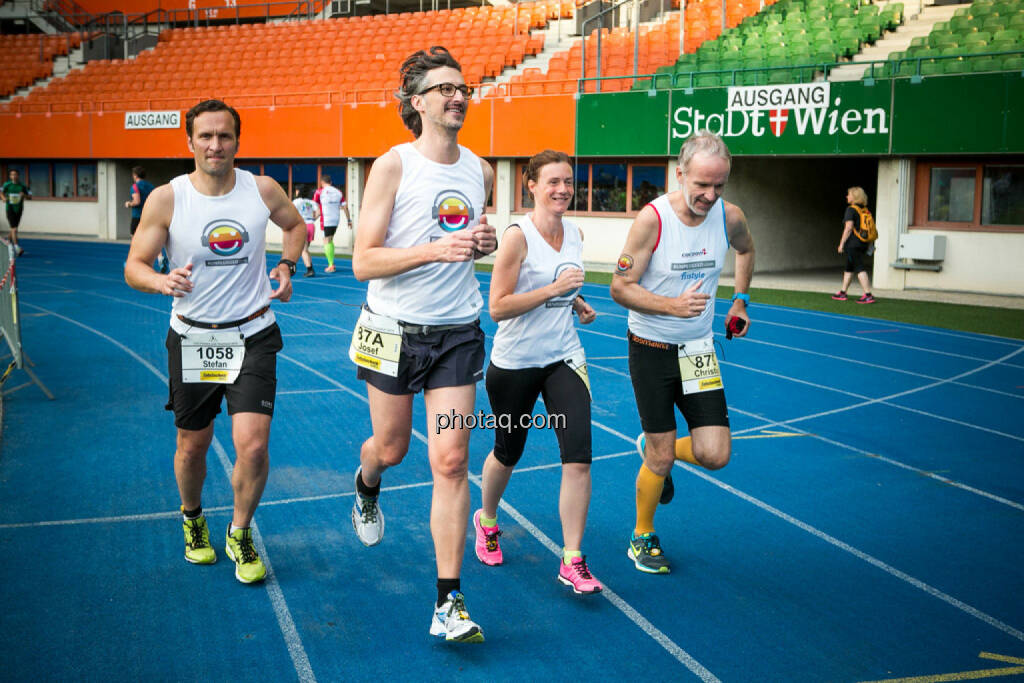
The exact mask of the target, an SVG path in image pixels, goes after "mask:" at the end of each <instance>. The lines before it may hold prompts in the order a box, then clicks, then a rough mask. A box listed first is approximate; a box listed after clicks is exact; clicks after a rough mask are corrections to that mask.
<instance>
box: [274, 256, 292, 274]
mask: <svg viewBox="0 0 1024 683" xmlns="http://www.w3.org/2000/svg"><path fill="white" fill-rule="evenodd" d="M282 263H283V264H284V265H286V266H288V274H289V275H295V267H296V264H295V261H292V260H291V259H289V258H283V259H281V260H280V261H278V262H277V265H281V264H282Z"/></svg>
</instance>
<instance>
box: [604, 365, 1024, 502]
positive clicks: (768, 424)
mask: <svg viewBox="0 0 1024 683" xmlns="http://www.w3.org/2000/svg"><path fill="white" fill-rule="evenodd" d="M589 366H590V367H592V368H594V369H597V370H603V371H605V372H607V373H609V374H613V375H618V376H619V377H624V378H626V379H629V373H626V372H622V371H620V370H615V369H614V368H609V367H607V366H604V365H595V364H593V363H590V364H589ZM816 386H818V387H819V388H822V389H832V388H831V387H821V386H820V385H816ZM843 393H845V392H843ZM864 405H867V403H859V404H855V405H852V406H849V407H847V408H841V409H837V410H836V411H833V412H842V411H843V410H852V409H854V408H858V407H862V406H864ZM883 405H887V406H890V407H893V408H902V409H904V410H910V411H911V412H915V413H921V414H923V415H926V416H928V417H937V418H939V419H944V418H941V417H940V416H935V415H931V414H929V413H924V412H923V411H919V410H917V409H914V408H905V407H902V406H897V405H895V404H888V403H883ZM729 410H730V411H734V412H737V413H740V414H741V415H747V416H748V417H753V418H755V419H758V420H762V421H763V422H765V424H763V425H759V426H757V427H750V428H748V429H743V430H738V431H735V432H733V436H740V435H742V434H748V433H751V432H756V431H760V430H762V429H770V428H772V427H789V428H790V429H795V430H797V431H799V432H801V433H803V434H806V435H808V436H810V437H812V438H814V439H817V440H819V441H823V442H825V443H828V444H832V445H835V446H840V447H842V448H846V449H848V450H851V451H854V452H856V453H860V454H862V455H866V456H869V457H872V458H875V459H876V460H879V461H881V462H884V463H886V464H889V465H894V466H896V467H900V468H902V469H905V470H908V471H910V472H914V473H916V474H920V475H922V476H926V477H928V478H930V479H935V480H936V481H939V482H942V483H943V484H948V485H949V486H955V487H956V488H958V489H961V490H963V491H967V492H969V493H974V494H976V495H979V496H982V497H984V498H988V499H989V500H992V501H995V502H997V503H1002V504H1003V505H1008V506H1010V507H1012V508H1016V509H1018V510H1024V505H1021V504H1020V503H1017V502H1015V501H1012V500H1008V499H1006V498H1003V497H1002V496H997V495H996V494H994V493H989V492H988V491H984V490H982V489H977V488H975V487H973V486H969V485H967V484H964V483H963V482H960V481H956V480H955V479H949V478H947V477H943V476H940V475H937V474H935V473H933V472H929V471H927V470H923V469H920V468H917V467H914V466H913V465H907V464H906V463H902V462H900V461H898V460H894V459H892V458H888V457H885V456H883V455H879V454H877V453H869V452H867V451H864V450H861V449H859V448H855V447H853V446H850V445H847V444H844V443H841V442H838V441H833V440H832V439H829V438H827V437H824V436H821V435H820V434H816V433H814V432H810V431H806V430H803V429H800V428H799V427H796V426H794V423H796V422H799V421H802V420H806V419H811V418H813V417H819V416H820V414H816V415H810V416H805V417H801V418H794V419H792V420H777V421H776V420H772V419H770V418H767V417H764V416H763V415H759V414H757V413H752V412H749V411H746V410H742V409H740V408H737V407H735V406H729ZM958 424H960V423H959V422H958ZM963 424H964V426H973V425H970V424H967V423H963ZM1011 437H1012V435H1011ZM1012 438H1016V437H1012Z"/></svg>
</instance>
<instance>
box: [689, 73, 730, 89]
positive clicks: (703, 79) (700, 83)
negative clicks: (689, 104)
mask: <svg viewBox="0 0 1024 683" xmlns="http://www.w3.org/2000/svg"><path fill="white" fill-rule="evenodd" d="M693 81H694V82H693V85H694V87H697V88H717V87H718V86H720V85H723V83H722V78H721V77H720V75H719V74H697V75H696V76H694V79H693Z"/></svg>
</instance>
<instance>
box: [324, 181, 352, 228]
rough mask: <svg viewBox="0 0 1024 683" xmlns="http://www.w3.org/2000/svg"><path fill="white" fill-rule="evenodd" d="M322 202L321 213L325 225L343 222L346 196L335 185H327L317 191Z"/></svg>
mask: <svg viewBox="0 0 1024 683" xmlns="http://www.w3.org/2000/svg"><path fill="white" fill-rule="evenodd" d="M317 195H318V197H319V202H320V215H321V216H323V219H324V225H326V226H328V227H330V226H332V225H337V224H338V223H340V222H341V207H343V206H345V196H344V195H343V194H341V190H339V189H338V188H336V187H335V186H334V185H325V186H324V187H321V188H320V189H319V190H318V191H317Z"/></svg>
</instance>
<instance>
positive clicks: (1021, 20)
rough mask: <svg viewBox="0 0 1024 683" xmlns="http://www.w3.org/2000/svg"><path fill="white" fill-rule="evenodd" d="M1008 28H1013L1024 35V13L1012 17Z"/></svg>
mask: <svg viewBox="0 0 1024 683" xmlns="http://www.w3.org/2000/svg"><path fill="white" fill-rule="evenodd" d="M1006 28H1012V29H1015V30H1017V31H1020V32H1022V33H1024V12H1019V11H1018V12H1017V14H1014V15H1013V16H1011V17H1010V21H1009V22H1008V23H1007V24H1006Z"/></svg>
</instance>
